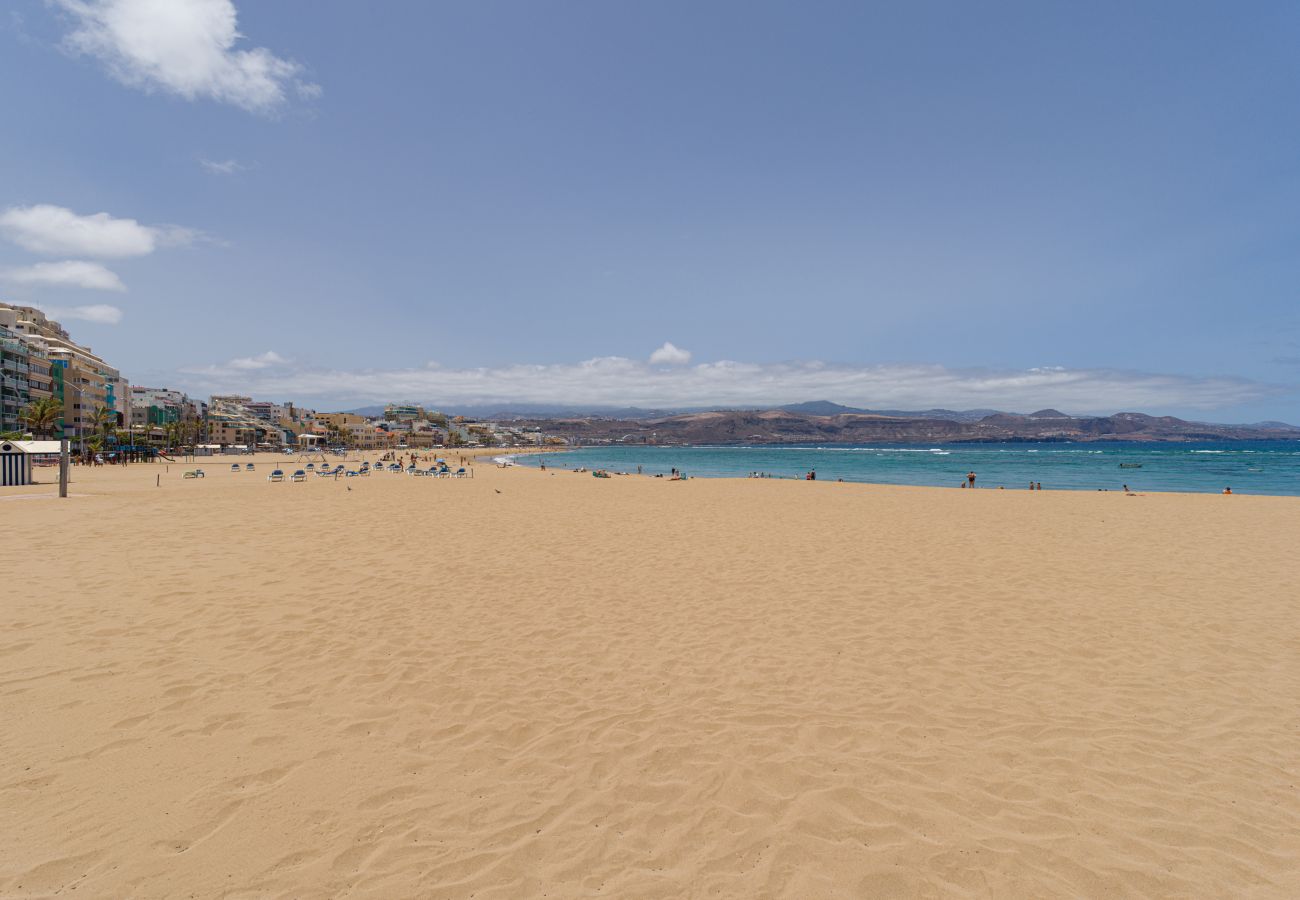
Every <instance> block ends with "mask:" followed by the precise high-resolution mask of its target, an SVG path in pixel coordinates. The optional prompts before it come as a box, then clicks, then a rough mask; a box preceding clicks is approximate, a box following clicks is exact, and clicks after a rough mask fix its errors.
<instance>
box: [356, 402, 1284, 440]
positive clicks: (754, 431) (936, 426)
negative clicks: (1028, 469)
mask: <svg viewBox="0 0 1300 900" xmlns="http://www.w3.org/2000/svg"><path fill="white" fill-rule="evenodd" d="M441 411H442V412H444V413H446V414H447V415H461V416H465V417H467V418H475V419H486V420H491V421H513V422H517V423H520V424H526V425H536V426H539V427H541V428H542V429H543V430H544V431H546V432H548V433H550V434H559V435H563V436H565V437H568V438H570V439H573V440H576V441H593V442H602V443H604V442H625V443H647V442H650V443H672V444H733V443H747V442H753V443H805V442H825V443H845V444H853V443H863V442H869V441H879V442H882V443H901V444H910V443H925V442H928V441H936V442H989V441H1117V440H1123V441H1197V440H1300V428H1297V427H1296V426H1294V425H1288V424H1286V423H1285V422H1258V423H1255V424H1252V425H1221V424H1214V423H1208V422H1191V421H1187V420H1184V419H1178V418H1174V417H1173V416H1149V415H1146V414H1144V413H1133V412H1125V413H1116V414H1115V415H1111V416H1071V415H1068V414H1066V413H1063V412H1060V411H1059V410H1055V409H1040V410H1038V411H1037V412H1032V413H1027V414H1024V413H1009V412H1002V411H1000V410H995V409H967V410H952V409H926V410H897V409H861V408H857V407H852V406H844V405H842V404H839V403H832V402H830V401H829V400H814V401H810V402H807V403H792V404H789V405H786V406H779V407H775V408H773V409H701V408H694V409H692V408H686V409H667V410H663V409H642V408H639V407H600V406H562V405H547V404H531V403H518V404H509V405H505V404H498V405H495V406H490V405H471V406H462V407H450V408H444V409H442V410H441ZM351 412H354V413H357V414H358V415H366V416H378V415H382V414H383V412H384V408H383V407H382V406H365V407H361V408H360V409H356V410H351Z"/></svg>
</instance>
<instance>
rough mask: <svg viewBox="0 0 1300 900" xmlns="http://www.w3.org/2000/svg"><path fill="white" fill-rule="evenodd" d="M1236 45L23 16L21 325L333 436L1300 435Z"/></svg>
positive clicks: (954, 11) (159, 7)
mask: <svg viewBox="0 0 1300 900" xmlns="http://www.w3.org/2000/svg"><path fill="white" fill-rule="evenodd" d="M1243 9H1246V8H1243V7H1242V6H1240V5H1230V4H1227V3H1221V4H1197V3H1190V4H1189V3H1146V4H1139V5H1134V4H1119V3H1095V4H1087V5H1086V6H1079V5H1069V4H1044V3H1030V2H1026V3H1001V4H986V5H980V6H979V7H977V6H976V5H973V4H962V3H917V4H869V3H864V2H845V3H837V2H812V3H793V2H788V3H765V2H753V0H749V2H743V3H741V2H709V3H698V2H695V3H686V2H655V3H642V4H627V3H617V4H612V3H606V2H595V0H591V2H566V3H546V2H530V3H503V2H475V3H435V2H395V0H393V2H385V3H380V4H361V5H359V4H356V3H344V2H333V0H280V2H275V3H252V2H249V0H239V2H235V3H232V2H231V0H13V2H11V3H9V4H8V5H7V7H6V12H5V13H0V16H4V18H0V109H3V110H4V113H5V115H4V133H5V136H4V139H3V140H0V297H3V298H4V299H8V300H11V301H16V302H23V303H33V304H36V305H40V306H42V307H44V308H47V309H50V310H52V311H55V312H57V313H58V314H60V315H62V316H63V317H64V321H65V324H67V325H68V326H69V327H70V328H71V329H72V331H73V334H74V336H75V337H77V338H78V339H80V340H83V341H84V342H86V343H89V344H91V345H92V346H93V347H94V348H95V349H96V351H98V352H101V353H102V354H103V355H104V356H105V357H106V358H108V359H109V360H111V361H112V362H113V363H114V364H116V365H119V366H120V367H121V368H122V369H123V371H124V373H125V374H126V375H127V376H128V377H130V378H131V379H132V381H134V382H136V383H144V384H150V385H155V386H164V385H165V386H179V387H185V388H188V389H190V390H193V391H196V392H207V391H216V390H220V391H229V390H243V391H248V392H252V393H255V394H257V395H258V396H262V397H266V398H268V399H294V400H298V401H299V402H314V403H318V404H320V405H339V406H346V405H356V404H358V403H368V402H375V401H383V400H385V399H408V400H420V401H426V402H431V403H434V404H436V405H444V406H451V405H455V404H456V403H466V402H483V401H486V402H492V401H498V400H499V401H503V402H504V401H509V400H515V401H532V402H573V403H612V404H619V405H622V404H626V403H637V404H641V405H708V404H714V403H725V404H740V405H753V404H762V403H767V402H772V403H777V402H791V401H798V400H811V399H831V400H836V401H839V402H843V403H848V404H853V405H869V406H877V407H885V406H931V405H947V406H955V407H984V406H993V407H1000V408H1009V409H1020V410H1024V411H1028V410H1030V409H1036V408H1040V407H1044V406H1057V407H1060V408H1063V409H1066V410H1067V411H1071V412H1113V411H1117V410H1120V409H1134V408H1136V409H1141V410H1143V411H1150V412H1159V413H1173V414H1182V415H1190V416H1193V417H1198V418H1212V419H1218V420H1230V421H1253V420H1259V419H1265V418H1278V419H1287V420H1291V421H1300V391H1298V390H1297V383H1298V382H1300V304H1298V303H1297V291H1298V290H1300V52H1298V51H1297V48H1298V47H1300V7H1297V6H1296V5H1295V4H1290V3H1256V4H1251V5H1250V6H1249V7H1248V11H1249V14H1248V15H1247V14H1243ZM236 17H237V19H236ZM666 342H671V345H672V349H668V350H665V349H664V345H665V343H666ZM656 351H659V352H658V353H657V355H655V356H654V358H653V360H652V354H655V353H656Z"/></svg>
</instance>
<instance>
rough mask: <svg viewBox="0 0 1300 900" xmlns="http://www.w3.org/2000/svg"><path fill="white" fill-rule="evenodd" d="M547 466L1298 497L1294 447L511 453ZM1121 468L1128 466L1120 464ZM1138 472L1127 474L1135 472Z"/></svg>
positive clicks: (1298, 446) (1298, 462)
mask: <svg viewBox="0 0 1300 900" xmlns="http://www.w3.org/2000/svg"><path fill="white" fill-rule="evenodd" d="M543 460H544V461H545V462H546V465H547V466H548V467H553V468H577V467H579V466H583V467H586V468H588V469H608V470H610V471H611V472H635V471H636V470H637V467H638V466H640V467H641V469H642V471H643V472H644V473H645V474H647V475H655V474H665V475H666V474H668V473H669V472H670V471H671V470H672V469H674V468H676V469H678V470H681V471H684V472H685V473H686V474H687V475H690V476H696V477H702V478H724V477H725V478H743V477H745V476H747V475H749V474H750V473H751V472H764V473H767V474H768V475H769V476H771V477H776V478H802V477H803V476H804V474H805V473H807V472H808V471H809V470H810V469H812V470H815V471H816V472H817V479H818V480H819V481H835V480H837V479H840V478H842V479H844V480H845V481H863V482H872V483H876V484H914V485H938V486H943V487H958V486H959V485H960V484H961V482H962V481H963V480H964V479H965V476H966V473H967V472H972V471H973V472H975V473H976V485H977V487H980V488H997V487H1006V488H1007V490H1012V489H1017V490H1025V489H1027V488H1028V487H1029V482H1030V481H1031V480H1032V481H1034V482H1042V485H1043V488H1044V489H1051V490H1062V489H1065V490H1076V491H1096V490H1112V491H1118V490H1122V489H1123V486H1124V485H1125V484H1127V485H1128V486H1129V488H1131V489H1132V490H1135V491H1184V492H1199V493H1219V492H1221V491H1222V490H1223V489H1224V488H1225V487H1231V488H1232V491H1233V493H1234V494H1238V493H1239V494H1286V495H1291V496H1300V441H1215V442H1199V443H1186V444H1149V443H1104V444H1102V443H1079V444H1075V443H1042V444H1026V443H1008V444H911V445H875V446H868V445H824V444H823V445H789V444H782V445H779V446H777V445H762V444H755V445H751V446H728V447H715V446H697V447H657V446H636V445H629V446H611V447H584V448H581V449H577V450H570V451H565V452H562V453H550V454H543V455H540V456H533V455H524V456H520V457H518V460H517V461H518V462H519V463H520V464H521V465H530V466H536V465H539V464H540V463H541V462H542V461H543ZM1121 464H1124V465H1125V466H1127V467H1123V468H1122V467H1121ZM1139 465H1140V466H1141V468H1133V466H1139Z"/></svg>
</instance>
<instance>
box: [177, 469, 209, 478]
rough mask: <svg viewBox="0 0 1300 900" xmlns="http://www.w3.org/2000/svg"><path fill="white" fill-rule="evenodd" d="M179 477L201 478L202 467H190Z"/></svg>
mask: <svg viewBox="0 0 1300 900" xmlns="http://www.w3.org/2000/svg"><path fill="white" fill-rule="evenodd" d="M181 477H182V478H203V477H204V475H203V470H202V469H191V470H189V471H187V472H186V473H185V474H184V475H182V476H181Z"/></svg>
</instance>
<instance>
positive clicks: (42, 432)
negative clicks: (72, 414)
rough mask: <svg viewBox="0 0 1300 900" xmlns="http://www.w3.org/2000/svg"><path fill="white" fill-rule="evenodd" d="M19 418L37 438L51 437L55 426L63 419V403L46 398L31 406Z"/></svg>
mask: <svg viewBox="0 0 1300 900" xmlns="http://www.w3.org/2000/svg"><path fill="white" fill-rule="evenodd" d="M18 418H20V419H21V420H22V421H23V423H24V424H25V425H26V426H27V427H28V428H30V429H31V430H32V433H33V434H35V435H36V436H37V437H51V436H53V434H54V426H55V425H57V424H58V422H59V419H61V418H63V403H62V402H61V401H58V400H55V399H54V398H53V397H45V398H43V399H41V400H37V401H35V402H34V403H31V404H29V405H28V406H27V407H26V408H25V409H23V411H22V412H21V413H19V414H18Z"/></svg>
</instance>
